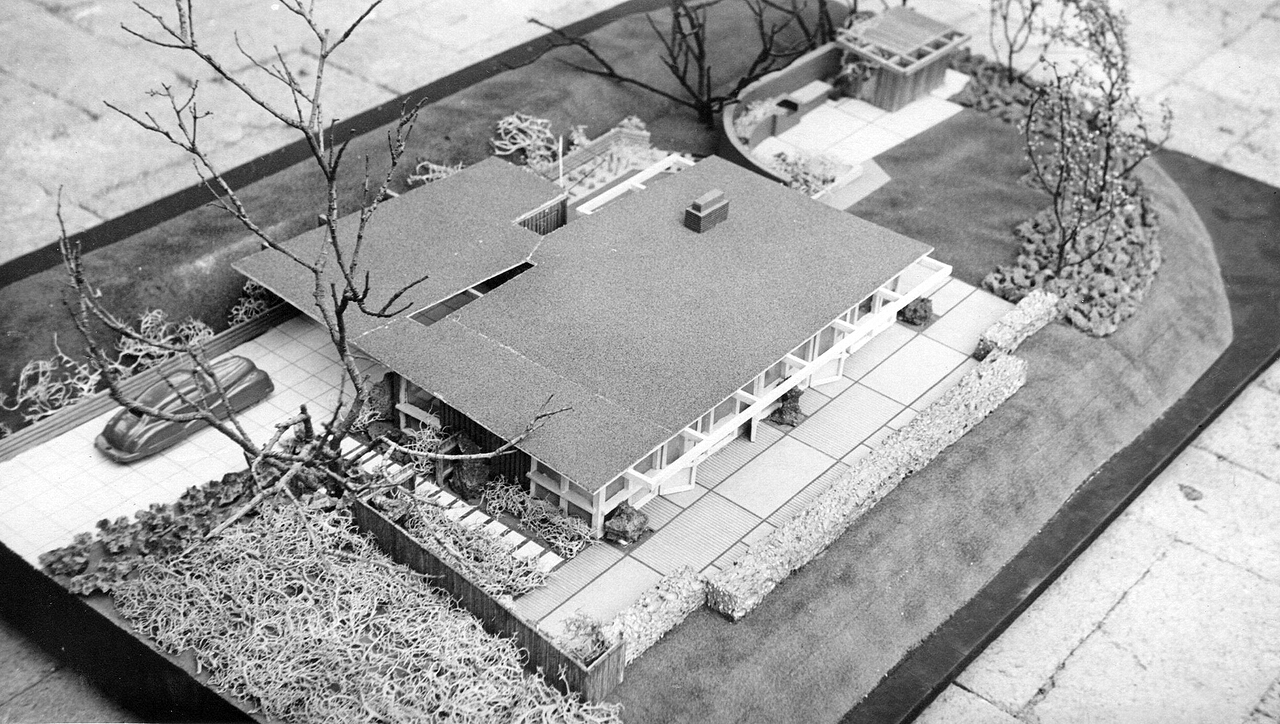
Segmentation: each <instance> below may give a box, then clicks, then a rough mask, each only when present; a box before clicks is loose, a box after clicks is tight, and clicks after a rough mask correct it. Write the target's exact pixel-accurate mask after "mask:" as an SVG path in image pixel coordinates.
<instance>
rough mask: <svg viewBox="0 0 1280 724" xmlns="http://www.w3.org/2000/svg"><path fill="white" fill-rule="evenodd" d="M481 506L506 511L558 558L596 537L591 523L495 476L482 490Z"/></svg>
mask: <svg viewBox="0 0 1280 724" xmlns="http://www.w3.org/2000/svg"><path fill="white" fill-rule="evenodd" d="M482 503H483V505H484V509H485V510H487V511H488V512H489V514H490V515H502V514H504V513H505V514H507V515H510V516H512V517H514V518H515V519H516V520H519V521H520V525H522V526H524V527H525V528H527V529H528V530H529V531H531V532H533V533H534V534H536V535H538V536H539V537H540V538H542V539H543V540H544V541H546V543H547V545H548V546H550V547H551V549H552V550H554V551H555V552H556V553H557V554H558V555H559V556H561V557H562V558H573V557H574V556H576V555H578V554H579V553H581V552H582V551H583V550H585V549H586V547H587V546H588V545H591V543H592V542H594V541H596V540H598V539H599V536H597V535H596V534H595V531H593V530H591V526H589V525H587V524H586V523H585V522H583V521H581V520H578V519H577V518H574V517H573V516H569V515H565V514H564V513H562V512H560V509H559V508H557V507H556V506H554V505H552V504H551V503H548V502H547V501H545V500H541V499H539V498H535V497H533V496H532V495H529V494H528V493H526V492H524V491H523V490H521V489H520V488H519V487H517V486H515V485H511V484H509V483H507V482H506V481H505V480H503V479H502V478H498V479H497V480H495V481H494V482H493V483H492V484H490V485H489V486H488V487H487V488H485V491H484V497H483V500H482Z"/></svg>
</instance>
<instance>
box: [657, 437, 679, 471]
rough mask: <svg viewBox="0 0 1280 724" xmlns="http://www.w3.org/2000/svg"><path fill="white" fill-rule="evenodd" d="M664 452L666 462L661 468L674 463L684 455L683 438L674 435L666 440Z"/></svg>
mask: <svg viewBox="0 0 1280 724" xmlns="http://www.w3.org/2000/svg"><path fill="white" fill-rule="evenodd" d="M666 451H667V454H666V461H665V462H663V463H662V465H663V467H666V466H668V465H670V464H672V463H674V462H675V461H676V460H677V459H678V458H679V457H680V456H681V455H684V438H683V437H681V436H679V435H676V436H675V437H673V438H671V439H670V440H668V441H667V445H666Z"/></svg>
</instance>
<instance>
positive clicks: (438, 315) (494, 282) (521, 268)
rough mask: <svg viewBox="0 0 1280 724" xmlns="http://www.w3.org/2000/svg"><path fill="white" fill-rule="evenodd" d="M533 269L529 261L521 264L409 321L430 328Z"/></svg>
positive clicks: (428, 308)
mask: <svg viewBox="0 0 1280 724" xmlns="http://www.w3.org/2000/svg"><path fill="white" fill-rule="evenodd" d="M532 268H533V264H531V263H529V262H527V261H526V262H521V263H520V264H518V265H516V266H514V267H512V268H510V269H508V270H506V271H504V272H502V273H501V274H495V275H494V276H491V277H489V278H488V279H485V280H484V281H482V282H480V283H479V284H477V285H475V286H473V287H470V288H468V289H464V290H462V291H461V292H458V293H457V294H455V295H453V296H452V297H449V298H448V299H446V300H444V301H443V302H438V303H436V304H432V305H431V306H429V307H427V308H426V309H423V310H420V311H417V312H414V313H413V314H411V315H409V319H412V320H413V321H415V322H417V323H418V324H421V325H422V326H424V327H430V326H431V325H433V324H435V323H436V322H439V321H440V320H442V319H444V318H445V317H448V316H449V315H450V314H453V313H454V312H456V311H458V310H459V309H462V308H463V307H465V306H467V305H468V304H470V303H472V302H474V301H475V300H477V299H479V298H480V297H483V296H484V295H486V294H488V293H489V292H492V291H493V290H494V289H497V288H498V287H500V286H502V285H503V284H506V283H507V282H509V281H511V280H512V279H515V278H516V277H518V276H520V275H521V274H523V273H525V272H526V271H528V270H529V269H532Z"/></svg>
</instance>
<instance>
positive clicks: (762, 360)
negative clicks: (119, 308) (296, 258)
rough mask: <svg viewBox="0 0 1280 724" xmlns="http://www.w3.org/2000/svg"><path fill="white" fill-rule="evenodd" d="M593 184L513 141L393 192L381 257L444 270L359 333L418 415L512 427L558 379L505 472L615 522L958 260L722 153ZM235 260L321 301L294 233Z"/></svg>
mask: <svg viewBox="0 0 1280 724" xmlns="http://www.w3.org/2000/svg"><path fill="white" fill-rule="evenodd" d="M581 205H582V206H583V207H584V209H583V210H584V211H589V212H590V213H589V214H588V213H581V212H580V211H579V210H578V208H576V207H570V206H569V205H568V203H567V198H566V196H565V195H564V193H563V192H562V191H561V190H560V189H559V188H558V187H557V186H555V185H554V184H552V183H550V182H548V181H545V180H543V179H541V178H539V177H537V176H535V175H534V174H531V173H527V172H526V171H524V170H522V169H520V168H518V167H516V166H513V165H511V164H509V163H507V162H505V161H501V160H497V159H489V160H486V161H483V162H481V163H478V164H476V165H474V166H472V167H470V168H468V169H466V170H464V171H461V172H459V173H457V174H455V175H453V176H451V177H449V178H448V179H445V180H443V181H439V182H436V183H433V184H429V185H427V186H424V187H421V188H419V189H417V190H414V191H412V192H410V193H407V194H405V195H403V196H401V197H400V198H397V199H394V200H391V201H389V202H387V203H386V204H385V206H384V209H383V211H382V213H381V214H380V215H379V216H377V217H376V218H375V219H374V220H373V221H372V222H371V223H370V225H369V227H368V229H367V231H366V233H367V235H368V240H369V241H370V242H372V243H369V244H367V245H366V252H365V254H366V257H364V258H363V259H362V261H363V263H364V264H365V268H367V269H369V271H370V273H371V274H372V276H373V277H374V278H376V279H378V280H379V283H380V284H382V285H384V286H385V287H387V288H395V287H397V286H399V285H400V284H402V283H404V282H407V281H408V280H411V279H414V278H417V277H419V276H421V275H422V274H423V273H429V274H430V275H431V276H430V277H429V278H428V279H427V281H426V282H425V283H424V284H422V285H420V286H419V287H417V288H416V289H415V297H416V302H417V303H416V305H415V306H413V307H412V308H411V309H410V310H408V311H406V312H405V313H404V314H402V315H400V316H399V317H396V318H394V319H390V320H386V319H375V318H370V317H362V318H359V319H355V320H352V329H351V335H352V339H353V340H354V342H355V344H356V345H357V346H358V347H359V348H360V349H361V350H362V351H363V352H364V353H366V354H368V355H369V356H370V357H371V358H373V359H374V360H376V361H377V362H379V363H381V364H382V365H384V366H385V367H386V369H387V370H388V371H389V372H388V373H389V374H390V375H391V376H392V380H393V382H394V384H393V388H394V390H395V399H394V401H393V402H394V403H395V406H396V409H397V411H398V414H399V418H400V422H401V424H402V425H404V426H414V425H422V424H429V425H439V424H443V425H444V426H445V427H446V428H449V429H452V430H462V431H466V432H467V433H468V434H469V435H471V436H473V437H475V438H476V439H477V440H483V441H487V442H489V443H491V444H495V445H496V444H500V443H499V441H500V440H509V439H511V438H513V437H514V436H516V435H517V434H519V433H520V431H522V430H523V429H524V428H525V426H526V424H527V421H528V420H529V419H530V418H531V417H532V416H533V415H535V414H536V412H537V411H538V410H539V408H540V407H541V406H543V405H544V404H545V403H546V402H547V400H548V399H549V398H550V399H553V400H554V402H553V404H554V406H555V407H567V408H569V409H568V410H567V411H565V412H563V413H561V414H558V415H556V416H554V417H553V418H551V419H550V420H548V421H547V423H546V424H545V426H543V427H542V428H540V429H538V430H537V432H536V433H535V434H533V435H531V436H529V437H528V438H526V439H524V440H523V441H521V442H520V444H519V445H518V451H517V452H515V453H513V454H510V455H505V456H502V457H500V458H498V459H497V460H496V461H495V463H494V472H495V473H498V474H502V475H504V476H505V477H506V478H507V479H508V480H517V481H519V482H521V483H522V484H524V483H527V485H528V488H529V491H530V492H531V493H533V494H535V495H538V496H540V497H543V498H544V499H547V500H550V501H552V502H555V503H556V504H558V505H559V506H560V507H561V509H562V510H564V511H566V512H567V513H569V514H571V515H574V516H577V517H579V518H581V519H583V520H586V521H589V522H590V523H591V525H592V526H593V527H594V529H595V530H596V531H600V530H601V528H602V526H603V523H604V520H605V518H606V516H608V515H609V513H610V512H611V511H613V510H614V509H616V508H617V507H618V506H619V505H621V504H622V503H623V502H629V503H630V504H631V505H632V506H635V507H641V506H643V505H644V504H645V503H647V502H648V501H650V500H651V499H653V498H654V496H658V495H665V494H670V493H675V492H680V491H686V490H689V489H691V488H692V487H693V486H694V484H695V481H696V479H697V475H698V465H699V463H700V462H702V461H703V460H705V459H706V458H708V457H709V456H710V455H712V454H713V453H715V452H716V451H717V450H718V449H720V448H721V447H723V446H724V445H726V444H728V443H729V442H730V441H731V440H733V439H735V438H736V437H738V436H746V437H747V438H753V437H754V436H755V434H756V429H757V426H758V425H759V424H760V421H761V420H762V419H763V418H764V417H766V416H768V415H769V413H770V412H771V411H772V410H773V409H774V408H775V407H776V406H777V403H778V400H779V398H781V397H782V395H783V394H784V393H786V392H787V391H788V390H791V389H793V388H796V387H804V386H808V385H811V384H820V383H822V382H823V381H827V380H832V379H836V378H839V377H840V376H841V374H842V371H843V365H844V361H845V359H846V358H847V357H848V356H849V354H850V353H851V352H853V351H854V350H856V349H858V348H859V347H861V346H862V345H864V344H866V342H867V341H868V340H870V339H871V338H873V337H874V336H875V335H876V334H878V333H879V332H881V331H883V330H885V329H887V328H888V327H889V326H891V325H892V324H893V322H894V318H895V315H896V314H897V312H898V310H899V309H901V308H902V307H903V306H905V305H906V304H908V303H910V302H911V301H912V300H914V299H918V298H920V297H922V296H927V295H928V294H930V293H932V292H933V291H935V290H937V289H938V288H939V287H940V286H942V285H943V284H945V283H946V282H947V280H948V279H949V276H950V273H951V267H950V266H948V265H946V264H943V263H940V262H938V261H935V260H934V259H932V258H930V256H929V254H930V251H931V248H930V247H928V246H926V245H924V244H921V243H919V242H917V241H914V240H912V239H909V238H907V237H905V236H902V235H900V234H897V233H895V232H892V231H890V230H888V229H885V228H883V227H880V226H877V225H875V224H872V223H870V222H867V221H865V220H863V219H860V218H857V217H855V216H852V215H850V214H847V213H843V212H840V211H837V210H835V209H832V208H829V207H827V206H824V205H822V204H820V203H817V202H815V201H812V200H811V199H809V198H807V197H805V196H804V195H802V194H797V193H795V192H794V191H791V190H789V189H786V188H784V187H782V186H780V185H778V184H777V183H775V182H773V181H771V180H768V179H765V178H762V177H761V176H759V175H757V174H755V173H753V172H751V171H748V170H746V169H744V168H741V167H739V166H737V165H735V164H733V163H730V162H728V161H725V160H723V159H720V158H715V157H712V158H706V159H703V160H701V161H699V162H697V163H696V164H693V165H691V166H690V165H689V162H688V161H685V160H683V159H681V158H679V157H674V156H673V157H669V158H668V159H666V160H664V161H662V162H659V163H658V164H655V165H654V166H651V167H650V168H649V169H646V170H644V171H642V172H640V173H639V174H636V175H634V176H632V177H630V178H628V179H623V180H622V181H621V182H620V183H618V184H616V185H614V186H612V187H611V188H607V189H604V190H602V192H601V193H599V194H596V195H593V196H591V197H588V198H586V199H584V200H583V201H582V204H581ZM339 223H340V224H352V225H353V224H355V223H358V222H357V220H356V218H354V216H353V217H348V218H346V219H343V220H342V221H341V222H339ZM320 239H321V236H320V232H319V231H317V232H311V233H308V234H304V235H302V236H300V237H298V238H297V239H295V240H293V241H292V242H290V244H292V245H293V246H294V247H295V248H307V247H310V246H313V245H315V244H316V243H319V241H320ZM236 268H237V269H238V270H240V271H241V272H242V273H244V274H246V275H247V276H249V277H250V278H252V279H253V280H254V281H256V282H258V283H259V284H262V285H263V286H264V287H266V288H268V289H270V290H271V291H272V292H274V293H276V294H277V295H279V296H280V297H282V298H283V299H285V300H287V301H288V302H289V303H291V304H292V305H294V306H295V307H297V308H298V309H300V310H302V311H304V312H307V313H311V312H312V311H313V310H314V305H313V304H312V303H311V300H312V295H313V289H312V286H311V284H310V283H309V282H308V281H307V280H305V279H303V278H302V277H301V276H299V275H298V274H297V272H296V271H295V270H296V266H295V265H293V264H292V263H290V262H289V261H288V260H287V259H286V258H285V256H284V255H283V254H281V253H278V252H275V251H264V252H261V253H259V254H256V255H253V256H251V257H248V258H246V259H243V260H241V261H239V262H237V264H236Z"/></svg>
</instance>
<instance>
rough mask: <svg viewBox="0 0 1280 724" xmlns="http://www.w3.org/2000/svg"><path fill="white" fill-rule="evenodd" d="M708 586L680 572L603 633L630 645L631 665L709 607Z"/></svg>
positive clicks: (643, 596) (697, 577)
mask: <svg viewBox="0 0 1280 724" xmlns="http://www.w3.org/2000/svg"><path fill="white" fill-rule="evenodd" d="M706 586H707V582H706V579H705V578H703V577H702V576H701V575H699V574H698V573H697V572H696V571H694V570H693V569H692V568H689V567H687V566H686V567H683V568H680V569H679V570H677V571H676V572H675V573H672V574H671V575H668V576H665V577H663V579H662V580H661V581H658V583H657V585H655V586H654V587H653V588H650V589H649V590H648V591H645V592H644V593H643V594H641V596H640V597H639V598H637V599H636V601H635V603H633V604H631V605H630V606H628V607H627V608H626V609H624V610H623V611H622V612H621V613H619V614H618V615H617V617H615V618H614V619H613V621H611V622H609V623H608V624H605V626H604V629H603V633H604V635H605V637H606V638H607V639H608V640H609V641H610V642H616V641H618V640H619V639H621V640H623V641H626V643H627V663H628V664H630V663H631V662H632V661H635V660H636V659H637V658H639V657H640V654H643V653H644V652H645V651H647V650H648V649H649V647H650V646H653V645H654V644H656V643H657V642H658V639H660V638H662V637H663V636H665V635H666V633H667V632H668V631H670V630H671V629H673V628H675V627H676V626H678V625H679V624H680V622H681V621H683V620H685V619H686V618H688V617H689V614H691V613H693V612H694V611H696V610H698V609H699V608H701V607H702V604H704V603H706V600H707V588H706Z"/></svg>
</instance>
